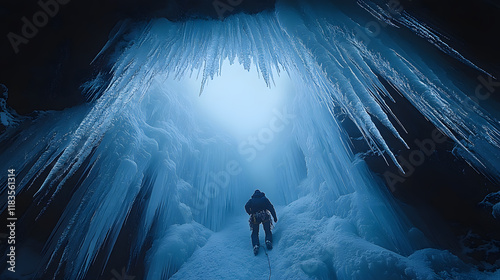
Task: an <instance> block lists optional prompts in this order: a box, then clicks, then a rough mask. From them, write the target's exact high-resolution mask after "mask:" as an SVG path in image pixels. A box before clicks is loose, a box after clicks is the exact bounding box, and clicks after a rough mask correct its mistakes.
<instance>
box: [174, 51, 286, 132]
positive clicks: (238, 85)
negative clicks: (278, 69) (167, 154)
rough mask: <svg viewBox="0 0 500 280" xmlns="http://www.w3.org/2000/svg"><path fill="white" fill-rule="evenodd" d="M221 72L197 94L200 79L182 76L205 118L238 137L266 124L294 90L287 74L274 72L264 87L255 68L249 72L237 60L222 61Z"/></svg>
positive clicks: (262, 80) (263, 82)
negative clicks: (230, 61)
mask: <svg viewBox="0 0 500 280" xmlns="http://www.w3.org/2000/svg"><path fill="white" fill-rule="evenodd" d="M220 73H221V74H220V75H219V76H216V77H214V79H213V80H211V81H209V82H208V84H207V85H206V86H205V89H204V90H203V93H202V94H201V96H198V93H199V88H200V85H201V81H200V80H199V79H196V78H194V77H192V78H184V79H183V82H187V83H189V84H190V85H189V86H187V87H185V88H189V94H190V95H192V96H195V97H196V101H195V103H196V104H197V105H198V107H199V109H200V110H202V112H203V113H204V114H206V116H207V118H209V120H210V121H211V122H212V123H214V124H218V125H219V126H221V128H223V129H225V130H227V131H228V132H229V133H230V134H232V135H233V136H234V137H236V138H237V139H239V140H241V139H242V138H244V137H246V136H247V135H249V134H252V133H255V132H256V131H258V130H259V129H261V128H263V127H266V126H267V125H268V124H269V121H270V119H271V118H272V117H273V111H275V110H278V111H281V109H282V107H283V106H284V105H282V103H283V100H284V98H285V96H288V98H289V97H290V96H289V95H290V94H292V93H293V91H292V87H291V80H290V78H289V77H288V76H287V75H286V74H281V75H278V74H276V73H274V82H275V83H274V85H272V86H271V87H267V86H266V83H265V81H264V79H262V78H261V77H260V76H259V73H258V72H257V69H255V67H251V68H250V71H247V70H245V69H244V68H243V65H241V64H239V63H234V64H230V63H229V60H227V59H226V60H224V62H223V65H222V69H221V72H220Z"/></svg>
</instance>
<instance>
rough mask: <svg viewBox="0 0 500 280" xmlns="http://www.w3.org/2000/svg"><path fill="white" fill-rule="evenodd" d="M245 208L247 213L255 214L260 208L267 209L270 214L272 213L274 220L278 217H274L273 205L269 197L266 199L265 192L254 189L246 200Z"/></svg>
mask: <svg viewBox="0 0 500 280" xmlns="http://www.w3.org/2000/svg"><path fill="white" fill-rule="evenodd" d="M245 210H246V211H247V213H248V214H249V215H252V214H255V213H257V212H260V211H262V210H269V212H271V215H273V218H274V220H275V221H276V220H277V219H278V218H277V217H276V211H275V210H274V206H273V205H272V204H271V202H270V201H269V199H267V197H266V194H265V193H263V192H260V191H259V190H256V191H255V193H254V194H253V195H252V198H251V199H250V200H248V202H247V204H245Z"/></svg>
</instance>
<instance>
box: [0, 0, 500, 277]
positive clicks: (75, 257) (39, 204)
mask: <svg viewBox="0 0 500 280" xmlns="http://www.w3.org/2000/svg"><path fill="white" fill-rule="evenodd" d="M360 6H362V7H364V8H365V9H367V10H369V11H370V12H371V13H372V14H374V15H375V16H376V17H378V18H380V19H382V20H385V21H386V22H388V23H389V24H390V25H391V26H398V24H402V25H403V26H407V27H409V28H411V29H412V30H414V31H418V32H419V36H421V37H424V38H427V39H429V40H430V41H431V42H432V43H433V44H435V45H436V46H437V47H438V48H439V49H440V50H442V51H445V52H446V53H448V54H450V55H453V56H454V57H456V58H458V59H460V60H462V61H463V62H464V63H466V64H469V65H470V66H472V67H476V66H474V65H473V64H472V62H470V61H468V60H466V59H465V58H464V57H462V56H461V55H460V54H458V52H456V51H454V50H453V49H452V48H450V47H449V46H447V45H446V44H444V43H443V42H442V41H440V40H439V36H438V35H436V34H435V33H433V31H432V30H430V29H428V28H425V26H424V25H423V24H422V23H420V22H419V21H418V20H417V19H415V18H412V17H411V16H410V15H408V14H405V13H403V15H402V16H401V17H399V18H398V19H397V20H394V21H393V19H391V18H389V17H388V16H386V15H384V13H383V12H382V11H383V10H381V9H380V7H379V6H377V5H375V4H373V3H371V2H368V1H360ZM353 9H354V8H353ZM358 9H359V10H354V11H348V10H345V8H342V9H341V8H339V7H336V6H334V5H333V4H328V3H324V2H313V3H310V4H304V3H301V2H296V1H278V2H277V4H276V9H275V10H273V11H265V12H261V13H259V14H255V15H247V14H235V15H231V16H229V17H227V18H226V19H224V20H223V21H220V20H203V19H192V20H188V21H184V22H169V21H168V20H165V19H155V20H151V21H150V22H148V23H147V24H145V25H144V26H142V27H141V28H137V29H136V30H135V32H134V33H132V34H131V35H129V36H135V37H133V39H132V40H130V43H129V45H128V46H127V47H126V48H124V49H123V50H121V53H120V55H119V56H117V57H116V61H115V62H114V65H113V68H112V70H111V76H112V78H111V80H110V82H109V84H107V86H106V88H104V89H101V92H100V93H99V94H95V95H92V97H91V98H92V100H91V101H90V102H89V103H88V104H85V105H82V106H79V107H75V108H71V109H66V110H65V111H62V112H46V113H43V114H41V115H40V116H39V117H38V118H36V119H35V120H32V121H30V122H31V123H26V125H24V126H23V129H22V130H15V129H11V130H8V131H7V132H6V133H4V134H3V135H2V149H1V154H2V158H6V159H8V160H6V161H2V163H1V166H2V167H3V169H4V170H5V169H6V168H7V167H8V166H11V167H15V168H16V170H18V172H19V183H18V192H20V193H25V194H30V195H32V196H33V199H34V201H35V202H34V203H33V204H32V205H31V206H30V207H29V208H28V210H27V211H26V213H25V214H24V217H25V219H27V220H29V219H33V220H35V224H36V221H42V220H43V219H44V216H45V215H51V213H53V210H52V209H53V208H54V207H55V205H57V204H60V203H62V204H64V207H63V210H61V212H62V214H60V217H59V219H58V222H57V224H56V225H55V227H54V229H53V231H52V233H51V235H50V238H49V239H48V241H47V243H46V244H45V246H44V249H43V254H44V256H43V258H42V259H40V260H39V264H38V269H37V270H36V271H33V272H32V274H30V275H31V276H30V277H35V278H47V279H49V278H53V277H55V278H59V277H61V278H63V277H64V278H65V279H85V278H92V279H97V278H100V277H101V278H103V279H107V278H109V277H110V276H109V272H108V271H109V270H110V269H111V268H113V267H114V265H116V263H122V266H124V267H125V268H126V271H127V272H128V273H130V274H131V275H137V277H138V278H144V279H166V278H168V277H172V278H173V279H198V277H200V275H203V277H206V279H214V277H223V278H226V279H229V278H241V279H249V277H250V278H251V277H252V274H250V272H249V268H248V266H249V265H250V264H248V263H247V262H246V261H249V260H250V257H248V255H250V254H249V253H250V251H248V252H246V251H245V250H246V245H248V244H246V245H245V244H241V242H247V241H248V242H249V239H248V240H247V241H245V240H246V239H247V238H248V236H249V233H248V232H247V231H246V230H247V229H248V228H247V225H246V224H245V222H246V218H245V217H243V216H242V213H243V212H242V211H243V209H242V205H244V202H245V201H246V199H248V197H249V195H250V194H251V193H252V191H253V189H255V187H256V186H260V187H261V188H262V189H265V190H267V191H266V193H268V196H269V197H270V199H271V200H272V201H273V202H274V203H275V204H276V205H280V206H281V207H280V208H279V211H278V215H279V219H280V222H279V223H278V225H277V228H276V231H275V233H276V243H277V244H276V247H275V250H274V251H273V252H272V253H271V256H272V257H273V258H274V260H275V261H274V262H273V269H274V271H275V272H274V273H275V274H274V275H282V277H283V278H282V279H313V278H318V279H442V278H453V279H479V278H484V277H494V276H498V273H496V275H494V274H493V273H488V272H479V271H477V270H475V269H474V268H473V267H472V266H470V265H468V264H465V263H463V262H462V261H461V260H460V259H458V258H457V257H456V256H454V255H452V254H451V253H449V252H446V251H440V250H437V249H432V244H431V242H430V241H428V240H427V239H426V237H425V236H424V234H423V233H422V232H421V231H420V230H418V229H416V228H415V227H413V226H412V225H411V224H410V223H409V221H408V220H407V218H406V217H405V216H404V215H403V214H402V211H400V209H398V207H397V206H396V204H395V203H394V201H392V198H391V196H390V194H389V192H388V191H387V188H386V187H385V186H384V184H383V183H382V181H381V180H380V179H378V178H376V177H374V176H373V175H372V174H371V173H370V171H369V170H368V168H367V166H366V163H365V162H364V161H363V160H362V159H360V158H359V157H357V156H355V155H354V154H353V153H352V151H351V149H350V143H349V137H348V136H347V134H346V133H345V131H344V129H343V128H342V127H341V125H340V124H339V120H338V118H339V114H341V115H345V116H347V117H349V118H350V119H351V120H352V121H353V122H354V123H355V125H356V127H357V128H358V129H359V130H360V131H361V133H362V134H363V136H364V138H365V139H366V141H367V143H369V145H370V147H371V148H372V149H373V150H374V151H375V152H377V153H378V154H380V156H383V157H387V158H388V160H387V162H388V163H389V164H395V165H398V166H399V163H398V161H397V159H396V156H395V155H394V152H393V151H392V150H391V148H390V147H389V146H388V144H387V141H386V140H387V139H384V137H383V136H382V133H381V132H380V127H377V125H376V123H379V124H380V125H383V126H384V127H385V128H387V130H388V131H390V132H392V134H393V137H395V138H397V139H399V140H400V141H401V142H402V143H404V141H405V140H404V133H405V130H404V125H405V124H401V123H400V122H399V121H398V119H397V116H395V115H394V114H393V113H392V111H391V106H394V103H393V102H392V100H393V99H392V97H391V94H390V93H389V90H388V88H387V87H392V88H394V89H395V90H396V91H397V92H398V93H399V94H401V95H402V96H403V97H404V98H406V99H407V100H409V101H410V102H411V104H413V106H415V108H417V109H418V110H419V111H420V112H421V113H422V114H423V115H424V116H425V117H426V118H427V119H428V120H429V121H430V122H432V123H433V124H434V125H435V126H436V127H437V128H438V129H439V130H440V131H441V132H442V133H443V134H445V135H447V136H448V137H449V138H451V139H453V140H454V141H455V143H456V145H457V151H459V152H460V154H461V156H463V157H464V158H465V159H466V160H468V161H469V162H470V163H471V164H472V165H474V166H475V167H476V168H477V169H478V170H481V171H482V172H484V173H485V174H486V175H488V176H490V177H492V178H497V179H498V178H499V175H500V174H499V168H500V161H499V158H498V156H499V155H500V153H499V152H498V151H499V147H500V145H499V144H500V143H499V139H500V137H499V136H500V135H499V130H498V122H497V121H496V120H494V119H493V118H491V117H490V116H489V115H488V114H487V113H486V112H485V111H484V110H482V109H481V108H480V107H478V106H474V104H472V103H471V102H468V100H470V99H469V97H468V95H467V93H466V92H465V90H464V89H461V88H460V87H459V86H458V85H457V84H456V83H454V81H453V80H450V79H449V78H448V77H447V76H446V75H445V74H444V72H443V70H442V67H440V65H438V64H436V63H435V62H433V61H431V60H430V59H428V60H426V58H425V57H421V53H420V52H418V51H417V50H415V49H413V48H412V47H411V46H409V45H408V44H407V43H406V42H404V40H402V39H401V40H398V38H393V37H391V34H392V32H394V30H393V29H391V28H386V29H384V30H382V32H381V33H380V34H379V35H378V36H376V37H371V38H370V42H369V44H368V43H367V42H366V41H363V40H362V38H360V37H359V33H358V32H359V30H365V29H366V28H365V26H366V22H364V20H365V18H364V17H354V16H351V14H350V13H361V11H363V10H362V9H361V8H359V7H358ZM225 61H226V62H227V61H229V63H231V64H233V63H234V64H236V65H235V66H237V67H243V68H244V69H245V70H250V69H251V68H255V69H256V72H257V73H258V74H259V75H260V78H261V80H260V82H261V83H265V84H266V85H267V86H269V87H271V88H273V87H276V86H279V85H280V83H279V82H278V80H280V79H287V83H289V85H290V90H289V92H287V93H286V94H285V98H284V101H283V102H282V104H281V106H280V107H278V108H275V110H274V111H273V112H275V113H274V115H273V114H270V116H269V122H271V120H272V119H273V118H278V119H279V120H280V121H281V126H280V127H282V129H276V130H272V129H268V128H267V127H263V128H262V129H259V130H256V131H254V132H253V135H257V138H258V139H259V140H260V141H261V143H260V144H262V145H261V146H262V148H257V146H255V149H254V150H255V153H256V155H255V156H254V157H250V158H249V157H248V156H245V155H244V154H243V153H242V151H241V150H242V147H241V141H240V142H239V141H237V140H236V139H234V138H233V137H232V135H231V134H230V133H228V132H227V131H225V130H224V129H222V128H220V127H218V126H217V125H216V124H214V123H212V122H210V121H209V120H208V119H207V118H206V116H204V115H203V112H202V111H201V110H199V108H198V107H197V105H196V102H197V100H198V98H200V97H198V96H199V95H200V94H201V95H202V96H203V97H205V96H204V95H205V94H207V92H205V91H204V90H205V89H207V88H208V87H209V86H210V80H212V79H214V78H216V77H217V76H221V77H222V76H224V72H221V69H222V68H223V64H224V63H225ZM196 78H198V80H197V81H198V87H197V89H196V91H195V92H194V94H193V91H192V90H191V89H192V87H191V86H190V85H191V84H192V80H193V79H196ZM95 83H96V84H92V82H90V83H88V84H87V85H86V87H87V88H88V89H91V92H92V93H96V92H99V89H98V88H99V86H102V84H103V83H102V82H101V81H100V80H99V79H97V80H96V82H95ZM275 84H277V85H275ZM292 89H293V90H292ZM228 90H235V89H234V88H233V89H228ZM207 97H208V98H209V97H210V96H207ZM339 112H340V113H339ZM284 115H285V116H284ZM286 115H289V116H288V118H287V117H286ZM277 116H278V117H277ZM270 127H272V124H270ZM269 131H271V132H273V134H272V137H271V136H270V135H271V134H270V132H269ZM266 137H267V138H266ZM263 139H264V141H263ZM4 143H5V144H4ZM271 151H272V152H271ZM400 168H401V169H402V167H400ZM5 185H6V184H2V186H5ZM3 193H5V192H4V191H2V194H3ZM62 198H65V201H61V200H62ZM5 207H6V206H5V205H4V206H3V208H2V210H5ZM242 220H244V222H241V221H242ZM235 225H238V227H236V226H235ZM242 227H243V228H244V230H242ZM231 229H234V231H233V230H231ZM220 248H227V251H229V252H227V251H223V250H220ZM125 255H126V257H124V256H125ZM210 258H213V259H210ZM261 261H263V260H261ZM264 264H265V263H264ZM116 269H117V270H119V268H116ZM256 270H257V272H256V273H258V274H259V277H260V275H262V277H263V278H265V276H266V275H267V273H268V268H267V266H265V265H264V266H262V267H261V266H258V268H257V269H256ZM176 273H177V274H176ZM200 273H204V274H200ZM190 277H191V278H190ZM276 277H278V278H279V277H281V276H276Z"/></svg>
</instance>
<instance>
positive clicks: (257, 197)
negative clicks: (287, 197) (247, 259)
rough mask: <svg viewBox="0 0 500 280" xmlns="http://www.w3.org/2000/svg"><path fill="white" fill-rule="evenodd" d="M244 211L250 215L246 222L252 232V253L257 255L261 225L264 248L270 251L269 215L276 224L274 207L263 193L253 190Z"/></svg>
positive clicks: (270, 224) (270, 223)
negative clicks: (261, 227)
mask: <svg viewBox="0 0 500 280" xmlns="http://www.w3.org/2000/svg"><path fill="white" fill-rule="evenodd" d="M245 210H246V211H247V213H248V215H250V219H249V220H248V222H249V223H250V229H251V230H252V246H253V253H254V254H255V255H257V254H258V253H259V248H260V242H259V226H260V224H261V223H262V226H263V227H264V232H265V233H266V247H267V249H268V250H271V249H272V248H273V233H272V232H271V227H272V225H273V223H272V221H271V215H272V216H273V218H274V222H275V223H276V222H278V218H277V217H276V211H275V210H274V206H273V205H272V204H271V202H270V201H269V199H268V198H267V197H266V194H265V193H263V192H261V191H259V190H255V192H254V194H253V195H252V198H251V199H249V200H248V202H247V204H245Z"/></svg>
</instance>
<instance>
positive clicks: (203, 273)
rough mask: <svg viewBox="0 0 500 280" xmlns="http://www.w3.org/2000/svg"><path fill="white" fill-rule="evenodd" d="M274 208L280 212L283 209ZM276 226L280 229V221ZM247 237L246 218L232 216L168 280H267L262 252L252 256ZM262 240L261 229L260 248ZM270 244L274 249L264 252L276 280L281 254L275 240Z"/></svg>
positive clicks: (250, 245) (265, 260)
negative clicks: (267, 255)
mask: <svg viewBox="0 0 500 280" xmlns="http://www.w3.org/2000/svg"><path fill="white" fill-rule="evenodd" d="M276 208H277V211H279V210H280V208H282V207H276ZM278 213H279V212H278ZM275 226H276V228H277V227H279V226H280V224H279V221H278V223H276V224H275ZM250 234H251V231H250V230H249V225H248V215H246V214H244V215H238V216H235V217H234V218H233V220H230V221H229V222H228V226H227V227H225V228H224V229H223V230H221V231H219V232H216V233H214V234H212V236H211V237H210V238H209V239H208V241H207V243H206V244H205V246H203V247H201V248H200V249H199V250H197V251H196V252H195V253H194V254H193V255H192V256H191V258H190V259H189V260H188V261H187V262H186V263H185V264H184V265H183V266H182V267H181V269H180V270H179V271H178V272H177V273H176V274H174V275H173V276H172V277H171V278H170V279H256V280H257V279H263V280H264V279H269V264H268V262H267V257H266V254H265V252H264V249H263V248H260V251H259V254H258V255H257V256H254V255H253V250H252V242H251V240H250ZM264 236H265V234H264V230H263V229H262V225H261V226H260V231H259V239H260V244H261V246H264V244H265V243H264ZM273 241H274V242H273V245H274V248H273V249H272V250H268V251H267V252H268V254H269V260H270V262H271V270H272V277H271V279H279V275H280V274H279V273H276V271H277V269H278V268H277V267H276V263H277V259H278V258H280V256H281V255H282V254H283V253H284V252H282V251H281V248H280V246H279V243H278V240H276V238H275V240H273Z"/></svg>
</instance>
